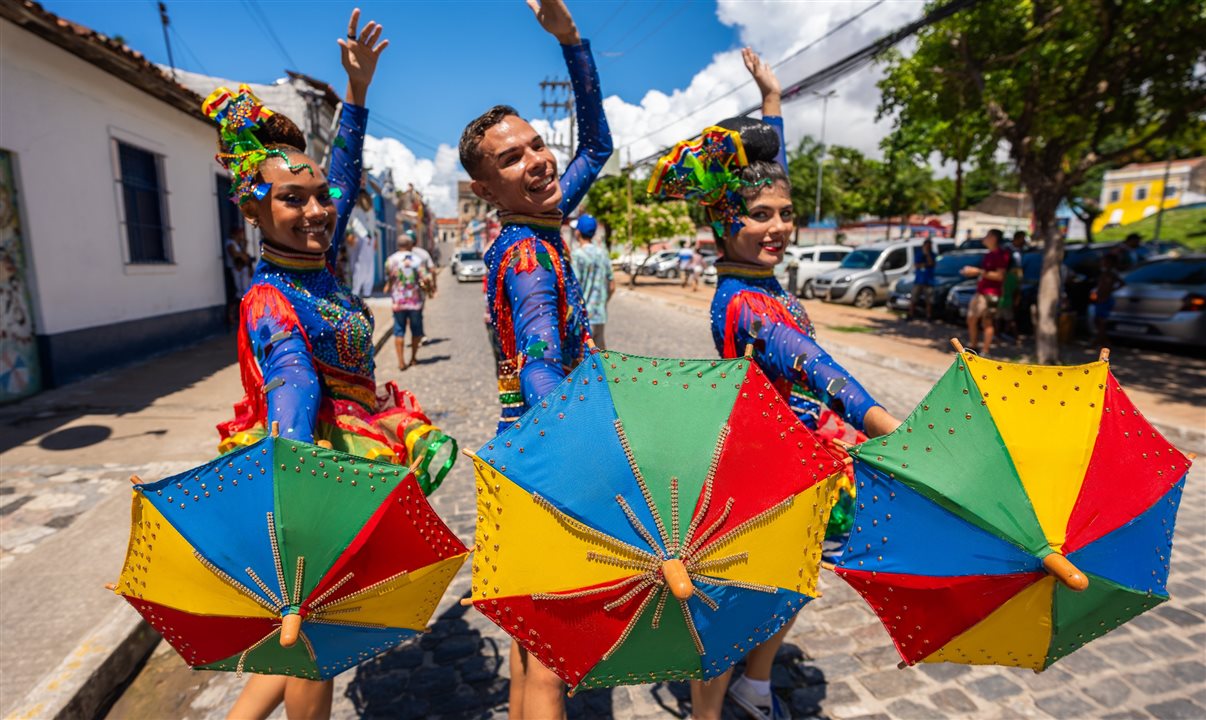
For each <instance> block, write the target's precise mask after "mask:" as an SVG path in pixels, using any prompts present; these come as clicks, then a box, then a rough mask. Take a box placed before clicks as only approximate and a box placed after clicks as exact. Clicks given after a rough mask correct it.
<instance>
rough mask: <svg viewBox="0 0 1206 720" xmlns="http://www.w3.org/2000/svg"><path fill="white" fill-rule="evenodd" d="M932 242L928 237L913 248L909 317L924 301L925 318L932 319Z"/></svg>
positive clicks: (911, 316) (933, 262) (914, 314)
mask: <svg viewBox="0 0 1206 720" xmlns="http://www.w3.org/2000/svg"><path fill="white" fill-rule="evenodd" d="M935 264H936V263H935V260H934V242H933V241H932V240H930V238H926V239H925V240H923V241H922V243H921V247H918V248H914V249H913V267H914V268H915V270H914V272H913V292H912V293H910V295H909V319H910V320H912V319H913V317H914V316H916V314H917V304H918V303H919V302H921V301H922V300H924V301H925V319H926V321H927V322H928V321H930V320H933V319H934V265H935Z"/></svg>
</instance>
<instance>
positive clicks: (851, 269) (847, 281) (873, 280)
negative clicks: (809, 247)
mask: <svg viewBox="0 0 1206 720" xmlns="http://www.w3.org/2000/svg"><path fill="white" fill-rule="evenodd" d="M923 241H924V238H917V239H914V240H901V241H895V242H887V243H874V244H871V245H862V246H860V247H857V248H855V249H854V250H853V252H851V253H850V254H849V255H847V256H846V257H845V259H843V260H842V262H841V264H840V265H839V266H838V267H837V268H836V269H834V270H830V271H828V272H823V273H821V274H820V275H818V276H817V277H815V278H814V279H813V281H812V287H813V292H814V293H815V294H816V297H819V298H821V299H822V300H826V301H829V302H839V303H847V304H853V305H855V306H857V307H860V308H869V307H871V306H873V305H875V304H876V303H878V302H883V301H886V300H887V299H888V295H889V294H891V290H892V288H893V287H894V286H895V285H896V281H897V280H899V279H900V278H902V277H904V276H905V275H909V274H911V273H912V272H913V249H914V248H918V247H921V243H922V242H923ZM954 249H955V241H954V240H948V239H938V240H934V252H935V253H937V254H938V255H941V254H942V253H945V252H949V251H951V250H954Z"/></svg>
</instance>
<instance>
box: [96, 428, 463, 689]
mask: <svg viewBox="0 0 1206 720" xmlns="http://www.w3.org/2000/svg"><path fill="white" fill-rule="evenodd" d="M132 513H133V517H132V521H131V528H130V544H129V547H128V548H127V551H126V561H125V566H124V568H123V569H122V573H121V577H120V579H119V580H118V582H117V583H116V584H115V585H114V586H112V587H113V589H114V591H115V592H116V593H118V594H119V595H121V596H122V597H124V598H125V599H126V600H127V601H128V602H129V603H130V604H131V605H133V606H134V608H135V609H136V610H138V612H139V613H141V614H142V616H143V617H144V618H146V619H147V621H148V622H150V623H151V625H152V626H153V627H154V628H155V629H156V630H158V631H159V632H160V634H162V635H163V637H164V638H165V639H166V640H167V641H168V642H169V643H171V645H172V647H173V648H175V649H176V652H178V653H179V654H180V656H181V657H183V658H184V660H185V661H186V662H187V663H188V664H189V665H191V666H193V667H194V668H198V669H204V670H232V671H237V672H243V671H244V670H246V671H248V672H254V673H266V674H274V675H292V676H295V677H303V678H310V679H327V678H330V677H333V676H334V675H336V674H338V673H339V672H342V671H343V670H345V669H347V668H349V667H352V666H353V665H356V664H357V663H360V662H361V661H363V660H366V659H368V658H371V657H373V656H374V655H376V654H378V653H381V652H384V651H385V650H388V649H389V648H391V647H393V646H395V645H397V644H398V643H399V642H401V641H402V640H404V639H406V638H408V637H410V636H412V635H414V634H416V633H417V632H420V631H421V630H422V629H423V628H424V627H425V625H426V623H427V621H428V619H430V617H431V614H432V612H433V611H434V610H435V607H436V604H437V603H438V602H439V600H440V598H441V596H442V595H443V593H444V590H445V589H446V588H447V586H448V583H449V582H450V581H451V580H452V577H453V575H455V574H456V572H457V570H458V569H459V568H460V566H461V564H462V563H463V562H464V560H465V556H466V554H467V553H468V550H467V548H466V547H465V546H464V545H463V544H462V543H461V542H460V540H458V539H457V537H456V536H455V535H454V534H453V533H452V532H451V531H450V530H449V529H448V527H447V526H445V525H444V523H443V522H442V521H441V520H440V518H439V516H437V515H436V514H435V512H434V511H433V510H432V509H431V507H430V506H429V505H428V504H427V500H426V498H425V497H424V496H423V492H422V490H421V489H420V488H419V485H418V483H417V482H416V480H415V477H414V474H413V473H410V472H408V471H407V470H406V468H399V467H398V466H397V465H393V464H390V463H378V462H372V461H370V460H366V459H364V458H361V457H357V456H355V455H348V454H346V453H342V452H337V451H334V450H329V449H325V448H322V447H318V446H315V445H309V444H306V443H303V442H297V441H293V440H287V439H284V438H280V437H276V436H272V435H270V436H268V437H265V438H264V439H262V440H260V441H259V442H257V443H255V444H253V445H250V446H247V447H244V448H240V449H238V450H236V451H234V452H230V453H227V454H225V455H222V456H221V457H219V458H217V459H215V460H213V461H211V462H209V463H207V464H205V465H202V466H200V467H198V468H195V469H193V470H190V471H188V472H185V473H181V474H179V475H176V476H174V477H169V478H165V479H163V480H160V481H159V482H154V483H145V484H137V485H135V486H134V501H133V511H132ZM299 640H300V642H298V641H299Z"/></svg>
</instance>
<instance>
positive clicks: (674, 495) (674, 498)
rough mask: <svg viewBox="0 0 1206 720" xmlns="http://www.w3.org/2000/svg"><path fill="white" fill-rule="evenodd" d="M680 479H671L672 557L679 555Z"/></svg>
mask: <svg viewBox="0 0 1206 720" xmlns="http://www.w3.org/2000/svg"><path fill="white" fill-rule="evenodd" d="M678 545H679V542H678V478H676V477H672V478H670V544H669V546H668V547H667V548H666V549H667V550H668V551H669V552H670V555H671V556H673V555H676V554H678Z"/></svg>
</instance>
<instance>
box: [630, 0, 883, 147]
mask: <svg viewBox="0 0 1206 720" xmlns="http://www.w3.org/2000/svg"><path fill="white" fill-rule="evenodd" d="M883 2H884V0H878V2H875V3H873V4H872V5H869V6H867V7H866V8H864V9H863V10H861V11H860V12H858V13H855V14H854V15H851V16H850V17H848V18H846V19H845V20H843V21H842V22H840V23H838V24H837V25H836V26H834V27H833V28H831V29H830V30H829V31H828V32H826V33H825V34H824V35H821V36H820V37H818V38H816V39H815V40H813V41H812V42H810V43H808V44H807V45H805V46H804V47H802V48H800V49H799V50H797V51H795V52H794V53H792V54H791V55H788V56H787V57H785V58H783V59H782V60H780V61H779V62H777V63H775V64H774V66H773V67H775V68H780V67H783V66H784V65H785V64H787V63H788V62H791V61H792V60H794V59H796V58H798V57H799V56H801V55H803V54H804V53H805V52H807V51H808V50H810V49H812V48H814V47H816V46H817V45H818V44H820V43H822V42H824V41H825V40H828V39H829V38H830V37H833V36H834V35H835V34H837V33H839V32H841V31H842V30H844V29H845V28H846V27H848V26H849V25H850V24H851V23H853V22H854V21H856V20H858V19H859V18H861V17H862V16H863V15H866V14H867V13H869V12H871V11H872V10H874V9H875V8H876V7H878V6H880V5H882V4H883ZM752 82H753V80H745V81H743V82H740V83H738V84H736V85H734V86H733V87H731V88H729V89H728V90H726V91H725V92H723V93H721V94H720V95H716V96H714V97H709V98H708V99H706V100H704V101H703V103H702V104H700V105H699V106H698V107H696V108H695V109H694V110H691V111H690V112H688V113H687V114H686V115H682V116H680V117H679V118H678V119H676V120H672V121H670V122H669V123H666V124H665V125H663V126H661V127H659V128H658V129H656V130H653V131H652V132H647V133H645V134H644V135H642V136H640V137H639V138H636V139H635V140H631V141H629V142H627V143H625V144H624V147H628V146H630V145H633V144H635V143H638V142H640V141H641V140H644V139H645V138H648V137H652V136H654V135H657V134H658V133H660V132H662V131H663V130H667V129H669V128H671V127H673V126H675V125H677V124H678V123H680V122H682V121H684V120H686V119H687V118H689V117H692V116H693V115H695V114H696V113H698V112H700V111H701V110H706V109H707V108H709V107H710V106H711V105H712V104H713V103H716V102H717V101H719V100H722V99H724V98H726V97H728V96H730V95H732V94H733V93H735V92H737V91H738V90H740V89H742V88H744V87H746V86H747V85H749V84H750V83H752Z"/></svg>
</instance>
